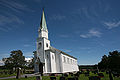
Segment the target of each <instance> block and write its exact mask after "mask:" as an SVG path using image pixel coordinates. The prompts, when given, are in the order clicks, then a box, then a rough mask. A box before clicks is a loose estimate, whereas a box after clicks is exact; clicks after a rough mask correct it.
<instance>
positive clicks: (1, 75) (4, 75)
mask: <svg viewBox="0 0 120 80" xmlns="http://www.w3.org/2000/svg"><path fill="white" fill-rule="evenodd" d="M10 76H16V74H0V78H2V77H10Z"/></svg>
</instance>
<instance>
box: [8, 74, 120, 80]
mask: <svg viewBox="0 0 120 80" xmlns="http://www.w3.org/2000/svg"><path fill="white" fill-rule="evenodd" d="M103 74H104V78H101V80H109V76H108V75H107V74H105V73H103ZM90 76H97V74H93V73H90ZM68 77H72V76H68ZM42 79H43V80H50V77H49V76H43V77H42ZM6 80H36V78H35V77H29V78H20V79H6ZM57 80H59V76H58V77H57ZM79 80H89V78H88V77H86V76H85V75H84V74H81V75H80V77H79ZM114 80H120V77H119V78H116V77H115V78H114Z"/></svg>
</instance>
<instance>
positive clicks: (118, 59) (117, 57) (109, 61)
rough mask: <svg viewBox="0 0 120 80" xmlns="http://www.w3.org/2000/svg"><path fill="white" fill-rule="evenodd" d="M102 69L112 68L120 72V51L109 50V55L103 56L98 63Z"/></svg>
mask: <svg viewBox="0 0 120 80" xmlns="http://www.w3.org/2000/svg"><path fill="white" fill-rule="evenodd" d="M98 67H99V69H100V70H111V71H114V72H118V73H120V52H118V51H113V52H109V55H108V56H107V55H104V56H102V59H101V61H100V62H99V63H98Z"/></svg>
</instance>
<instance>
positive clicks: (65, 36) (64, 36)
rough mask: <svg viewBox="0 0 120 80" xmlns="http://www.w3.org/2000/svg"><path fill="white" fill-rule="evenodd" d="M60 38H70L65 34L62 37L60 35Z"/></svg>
mask: <svg viewBox="0 0 120 80" xmlns="http://www.w3.org/2000/svg"><path fill="white" fill-rule="evenodd" d="M60 37H62V38H68V37H69V36H68V35H65V34H62V35H60Z"/></svg>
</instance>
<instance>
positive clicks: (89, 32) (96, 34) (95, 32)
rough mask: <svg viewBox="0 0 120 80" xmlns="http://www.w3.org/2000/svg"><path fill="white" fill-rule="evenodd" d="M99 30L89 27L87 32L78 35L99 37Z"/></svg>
mask: <svg viewBox="0 0 120 80" xmlns="http://www.w3.org/2000/svg"><path fill="white" fill-rule="evenodd" d="M101 34H102V33H101V32H99V31H97V30H95V29H90V30H89V31H88V33H87V34H81V35H80V37H82V38H91V37H101Z"/></svg>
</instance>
